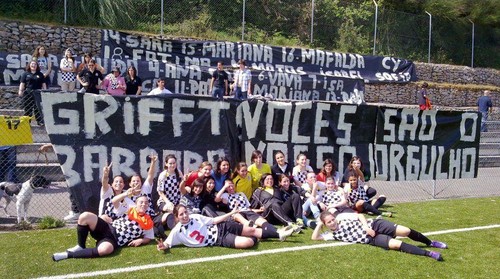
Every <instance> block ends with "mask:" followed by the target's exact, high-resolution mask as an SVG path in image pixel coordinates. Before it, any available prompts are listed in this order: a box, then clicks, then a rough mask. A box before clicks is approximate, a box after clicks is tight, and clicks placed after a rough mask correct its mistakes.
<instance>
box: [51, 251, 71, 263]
mask: <svg viewBox="0 0 500 279" xmlns="http://www.w3.org/2000/svg"><path fill="white" fill-rule="evenodd" d="M67 258H68V253H67V252H61V253H55V254H53V255H52V260H54V261H55V262H58V261H60V260H65V259H67Z"/></svg>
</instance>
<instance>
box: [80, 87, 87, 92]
mask: <svg viewBox="0 0 500 279" xmlns="http://www.w3.org/2000/svg"><path fill="white" fill-rule="evenodd" d="M85 92H87V89H85V87H82V88H80V90H78V93H85Z"/></svg>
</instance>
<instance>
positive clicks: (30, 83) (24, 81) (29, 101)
mask: <svg viewBox="0 0 500 279" xmlns="http://www.w3.org/2000/svg"><path fill="white" fill-rule="evenodd" d="M40 89H47V85H46V84H45V77H44V76H43V74H42V72H41V71H40V67H39V66H38V62H36V60H32V61H31V62H30V63H29V64H28V66H27V67H26V72H24V73H23V75H22V76H21V83H20V84H19V97H21V105H22V107H23V109H24V115H26V116H33V113H34V114H35V119H36V122H37V123H38V125H41V126H43V118H42V114H41V113H40V109H39V108H38V106H37V104H36V103H35V95H34V94H35V91H36V90H40Z"/></svg>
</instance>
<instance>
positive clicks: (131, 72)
mask: <svg viewBox="0 0 500 279" xmlns="http://www.w3.org/2000/svg"><path fill="white" fill-rule="evenodd" d="M125 84H126V85H127V89H126V90H125V94H126V95H141V92H142V79H141V78H140V77H138V76H137V69H136V68H135V67H134V66H129V67H128V69H127V75H126V76H125Z"/></svg>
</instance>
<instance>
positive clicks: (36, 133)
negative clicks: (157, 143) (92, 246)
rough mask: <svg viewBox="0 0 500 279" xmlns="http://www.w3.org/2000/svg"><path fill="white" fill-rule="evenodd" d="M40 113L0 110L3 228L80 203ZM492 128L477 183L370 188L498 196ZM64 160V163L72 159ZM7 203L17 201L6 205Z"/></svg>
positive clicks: (415, 197) (495, 130) (412, 194)
mask: <svg viewBox="0 0 500 279" xmlns="http://www.w3.org/2000/svg"><path fill="white" fill-rule="evenodd" d="M25 94H30V93H28V92H25ZM68 94H76V93H68ZM23 99H24V98H20V100H23ZM36 109H37V107H36V105H34V103H30V102H24V103H22V102H19V103H17V104H13V109H3V110H0V131H1V134H0V180H1V181H11V182H15V183H14V184H9V187H7V188H3V189H2V192H1V196H2V197H3V198H2V200H1V201H0V206H2V207H3V208H4V211H3V212H2V213H0V225H1V224H14V223H15V222H16V218H15V217H16V216H18V215H20V216H23V214H24V212H26V213H27V216H28V218H29V220H30V221H31V222H36V221H37V220H39V219H40V218H42V217H43V216H53V217H56V218H59V219H62V218H64V217H65V216H67V215H68V212H70V213H71V212H72V211H77V210H78V206H77V205H76V203H74V202H73V203H72V200H71V199H70V194H69V191H68V188H67V186H66V185H67V184H66V181H65V179H64V175H63V173H62V170H61V167H60V164H59V160H58V158H57V156H56V154H55V153H54V150H53V149H52V147H51V145H50V139H49V137H48V135H47V132H46V130H45V126H44V125H43V119H42V118H37V117H36V113H37V112H36ZM25 114H26V115H31V116H33V117H32V119H31V121H30V119H29V118H28V117H23V116H22V115H25ZM488 128H489V131H488V132H486V133H483V134H482V136H481V144H480V150H479V167H480V168H479V175H478V178H476V179H460V180H437V181H430V180H427V181H399V182H386V181H379V180H376V179H375V180H372V181H370V184H371V186H372V187H374V188H375V189H377V191H378V193H379V194H383V195H385V196H387V198H388V202H389V206H390V203H394V202H407V201H422V200H429V199H435V198H438V199H441V198H457V197H482V196H492V195H500V187H498V185H497V181H498V180H499V179H500V137H498V134H500V122H499V121H491V122H489V123H488ZM60 159H61V160H64V161H65V160H67V159H68V158H60ZM269 163H274V162H269ZM318 167H320V166H318ZM34 176H43V177H45V178H46V179H47V180H49V181H50V184H49V185H48V187H47V188H45V187H43V186H44V185H36V184H26V183H24V184H25V185H23V182H26V181H28V180H30V179H32V178H33V177H34ZM3 186H6V185H5V184H4V185H3ZM96 187H99V185H96ZM23 188H25V189H24V191H25V192H26V191H28V192H30V193H31V192H32V193H33V195H27V196H26V195H18V196H17V200H20V199H21V200H26V199H27V198H28V199H30V201H29V202H27V203H26V204H25V207H24V208H22V207H20V206H19V204H16V202H15V200H16V198H14V196H13V192H15V191H17V192H19V191H23ZM155 188H156V187H155ZM28 196H29V197H28ZM155 196H156V197H157V194H156V191H154V195H153V197H155ZM8 200H13V202H12V203H10V204H7V201H8ZM9 216H10V217H9ZM70 220H71V219H70ZM73 221H74V219H73Z"/></svg>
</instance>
